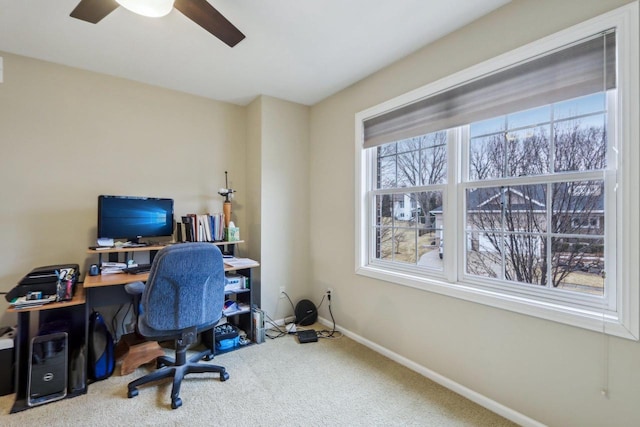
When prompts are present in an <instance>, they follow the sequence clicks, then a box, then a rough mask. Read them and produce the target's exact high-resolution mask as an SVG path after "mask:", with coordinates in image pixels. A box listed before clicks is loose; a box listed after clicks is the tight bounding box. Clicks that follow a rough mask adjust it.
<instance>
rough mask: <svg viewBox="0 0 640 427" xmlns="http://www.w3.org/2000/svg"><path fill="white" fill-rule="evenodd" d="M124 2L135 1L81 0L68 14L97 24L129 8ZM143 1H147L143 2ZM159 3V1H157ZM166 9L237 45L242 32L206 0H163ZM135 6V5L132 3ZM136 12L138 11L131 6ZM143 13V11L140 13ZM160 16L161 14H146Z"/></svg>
mask: <svg viewBox="0 0 640 427" xmlns="http://www.w3.org/2000/svg"><path fill="white" fill-rule="evenodd" d="M126 3H135V1H134V0H128V2H127V1H125V0H118V1H116V0H81V1H80V3H78V5H77V6H76V8H75V9H73V11H72V12H71V14H70V16H71V17H73V18H77V19H80V20H82V21H86V22H90V23H92V24H97V23H98V22H100V20H101V19H102V18H104V17H105V16H107V15H108V14H110V13H111V12H113V11H114V10H115V9H116V8H117V7H118V6H120V5H122V6H123V7H126V8H128V9H129V8H130V7H129V6H127V5H126ZM143 3H149V2H148V1H147V2H143ZM158 3H159V2H158ZM164 3H165V4H167V7H168V9H167V10H166V12H164V14H166V13H169V11H170V10H171V9H172V8H174V7H175V8H176V9H178V10H179V11H180V12H182V14H184V15H185V16H186V17H187V18H189V19H191V20H192V21H193V22H195V23H196V24H198V25H200V26H201V27H202V28H204V29H205V30H207V31H208V32H210V33H211V34H213V35H214V36H216V37H217V38H219V39H220V40H222V41H223V42H224V43H226V44H227V45H229V46H230V47H234V46H235V45H237V44H238V43H239V42H240V41H241V40H242V39H244V37H245V36H244V34H242V33H241V32H240V30H238V29H237V28H236V27H235V26H234V25H233V24H232V23H231V22H229V21H228V20H227V18H225V17H224V16H222V14H221V13H220V12H218V11H217V10H216V9H215V8H214V7H213V6H211V4H209V2H207V0H165V1H164ZM133 6H134V7H135V5H133ZM130 10H133V11H134V12H136V13H140V12H138V11H136V10H134V9H133V8H131V9H130ZM140 14H143V13H140ZM147 16H162V15H147Z"/></svg>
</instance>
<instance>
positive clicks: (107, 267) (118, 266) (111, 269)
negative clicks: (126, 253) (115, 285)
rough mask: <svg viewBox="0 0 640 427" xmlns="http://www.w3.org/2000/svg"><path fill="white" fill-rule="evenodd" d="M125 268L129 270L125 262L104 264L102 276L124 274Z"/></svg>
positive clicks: (101, 269)
mask: <svg viewBox="0 0 640 427" xmlns="http://www.w3.org/2000/svg"><path fill="white" fill-rule="evenodd" d="M125 268H127V264H125V263H124V262H103V263H102V267H101V268H100V272H101V273H102V274H115V273H124V271H123V270H124V269H125Z"/></svg>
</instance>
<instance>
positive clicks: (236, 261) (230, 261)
mask: <svg viewBox="0 0 640 427" xmlns="http://www.w3.org/2000/svg"><path fill="white" fill-rule="evenodd" d="M223 261H224V263H225V264H227V265H229V266H231V267H235V268H251V267H256V266H257V265H258V261H254V260H252V259H250V258H235V257H232V258H224V259H223Z"/></svg>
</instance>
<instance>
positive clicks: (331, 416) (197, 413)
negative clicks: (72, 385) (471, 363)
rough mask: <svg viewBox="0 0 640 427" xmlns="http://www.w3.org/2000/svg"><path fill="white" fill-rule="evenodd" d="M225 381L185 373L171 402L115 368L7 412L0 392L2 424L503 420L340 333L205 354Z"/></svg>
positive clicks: (160, 389) (165, 387) (165, 388)
mask: <svg viewBox="0 0 640 427" xmlns="http://www.w3.org/2000/svg"><path fill="white" fill-rule="evenodd" d="M209 363H216V364H219V365H223V366H225V367H226V368H227V371H228V372H229V375H230V378H229V380H228V381H226V382H220V381H218V379H217V375H215V374H204V375H203V374H194V375H192V376H187V377H186V379H185V380H184V381H183V383H182V389H181V392H180V397H181V398H182V402H183V406H182V407H181V408H179V409H176V410H172V409H171V398H170V392H171V383H170V382H164V383H159V384H152V385H150V386H146V387H141V388H140V389H139V391H140V394H139V395H138V396H137V397H135V398H133V399H128V398H127V383H128V382H129V381H132V380H133V379H135V378H137V377H139V376H142V375H143V374H145V373H146V372H148V369H150V368H151V367H142V368H139V369H138V370H137V371H136V372H134V373H133V374H130V375H128V376H120V375H119V371H118V368H117V367H116V372H115V374H114V375H113V376H112V377H111V378H109V379H107V380H104V381H100V382H97V383H94V384H91V385H90V386H89V391H88V393H87V394H86V395H82V396H78V397H75V398H72V399H66V400H63V401H58V402H55V403H51V404H48V405H43V406H41V407H36V408H32V409H29V410H26V411H23V412H20V413H17V414H11V415H9V410H10V409H11V406H12V404H13V398H14V395H8V396H4V397H0V425H2V426H67V425H69V426H70V425H74V426H76V425H78V426H120V425H150V426H151V425H153V426H175V425H190V426H200V425H203V426H204V425H216V426H240V425H242V426H248V425H255V426H492V427H493V426H512V425H513V424H512V423H511V422H509V421H507V420H505V419H504V418H502V417H500V416H498V415H496V414H494V413H492V412H490V411H488V410H486V409H484V408H482V407H480V406H478V405H476V404H475V403H472V402H471V401H469V400H467V399H465V398H463V397H460V396H459V395H457V394H455V393H453V392H451V391H449V390H447V389H445V388H443V387H441V386H440V385H438V384H436V383H434V382H432V381H430V380H428V379H427V378H424V377H422V376H421V375H418V374H416V373H415V372H413V371H411V370H409V369H407V368H405V367H403V366H401V365H399V364H397V363H395V362H393V361H391V360H389V359H388V358H386V357H384V356H381V355H380V354H378V353H375V352H373V351H372V350H370V349H368V348H367V347H364V346H362V345H360V344H358V343H356V342H355V341H353V340H351V339H349V338H346V337H344V338H341V339H336V340H328V339H321V340H320V341H319V342H317V343H309V344H299V343H298V342H297V340H296V339H295V338H294V336H291V335H290V336H284V337H282V338H278V339H275V340H267V342H265V343H264V344H260V345H252V346H250V347H247V348H243V349H240V350H239V351H234V352H231V353H226V354H222V355H219V356H216V358H215V359H214V361H212V362H209Z"/></svg>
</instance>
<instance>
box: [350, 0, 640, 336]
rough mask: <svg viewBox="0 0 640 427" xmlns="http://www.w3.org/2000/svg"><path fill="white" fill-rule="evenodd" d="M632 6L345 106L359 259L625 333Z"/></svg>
mask: <svg viewBox="0 0 640 427" xmlns="http://www.w3.org/2000/svg"><path fill="white" fill-rule="evenodd" d="M634 10H635V12H634ZM637 16H638V15H637V4H634V5H630V6H626V7H624V8H621V9H619V10H616V11H613V12H610V13H609V14H607V15H603V16H602V17H600V18H596V19H594V20H592V21H589V22H587V23H584V24H581V25H579V26H576V27H574V28H571V29H569V30H566V31H564V32H562V33H560V34H556V35H554V36H551V37H548V38H546V39H543V40H540V41H539V42H536V43H533V44H531V45H529V46H526V47H524V48H522V49H518V50H517V51H514V52H511V53H509V54H506V55H503V56H501V57H499V58H496V59H494V60H491V61H487V62H486V63H483V64H480V65H479V66H476V67H473V68H471V69H469V70H465V71H463V72H461V73H458V74H456V75H454V76H451V77H449V78H446V79H443V80H441V81H438V82H436V83H433V84H431V85H428V86H426V87H424V88H421V89H419V90H417V91H414V92H412V93H409V94H407V95H404V96H401V97H399V98H397V99H395V100H391V101H389V102H386V103H384V104H382V105H380V106H377V107H373V108H372V109H369V110H367V111H364V112H361V113H358V114H357V115H356V128H357V133H358V138H357V141H356V142H357V152H358V161H357V169H358V174H357V183H356V184H357V186H358V188H359V189H360V194H361V197H360V198H359V199H358V203H357V206H356V208H357V212H358V221H359V224H358V230H357V236H356V248H357V258H356V259H357V265H356V269H357V272H358V273H359V274H363V275H367V276H370V277H375V278H380V279H384V280H388V281H392V282H396V283H399V284H403V285H408V286H413V287H418V288H421V289H425V290H429V291H436V292H440V293H444V294H448V295H452V296H456V297H460V298H464V299H468V300H472V301H477V302H481V303H485V304H490V305H494V306H497V307H502V308H506V309H509V310H514V311H518V312H522V313H526V314H531V315H535V316H539V317H543V318H547V319H551V320H557V321H561V322H564V323H569V324H572V325H576V326H581V327H586V328H590V329H594V330H600V331H601V330H605V331H607V332H609V333H612V334H615V335H619V336H624V337H629V338H634V339H638V336H639V330H640V321H639V317H640V316H639V315H638V312H639V308H638V289H637V286H638V285H637V283H638V279H639V277H638V273H637V271H634V266H635V264H636V263H637V256H638V252H639V246H640V241H638V237H637V236H638V233H635V234H634V233H628V232H625V231H624V230H625V229H627V228H628V227H632V228H634V229H635V230H637V228H638V227H637V223H638V218H639V217H638V208H637V207H638V205H639V201H640V200H639V199H640V198H639V196H638V194H635V193H637V191H634V189H635V188H637V186H638V184H639V182H640V180H639V179H638V177H639V174H638V172H637V166H636V164H637V161H638V160H640V156H639V155H638V154H639V152H640V151H639V150H638V147H637V144H634V143H633V141H637V138H638V123H637V111H638V102H637V100H638V96H637V94H638V87H637V81H638V70H637V68H634V67H633V66H632V65H631V64H637V60H638V53H637V52H638V44H637V37H635V38H634V37H633V36H634V35H636V36H637V31H638V30H637V27H638V22H637ZM632 17H636V18H632ZM633 94H635V96H634V95H633ZM634 112H635V116H634ZM632 118H633V119H632ZM634 119H635V120H634ZM634 159H635V160H634ZM445 241H446V242H447V244H446V245H445V244H444V242H445ZM634 257H635V258H634ZM635 270H637V268H636V269H635Z"/></svg>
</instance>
